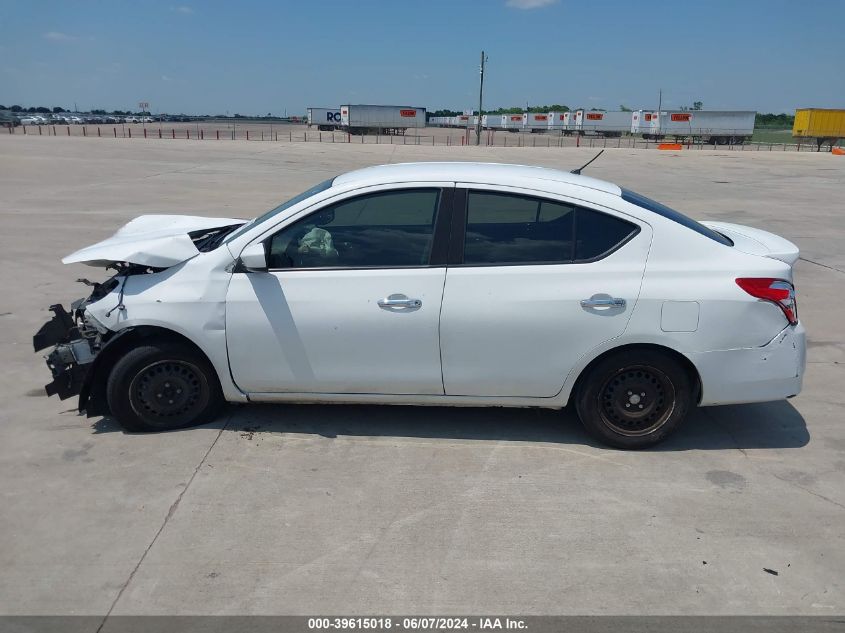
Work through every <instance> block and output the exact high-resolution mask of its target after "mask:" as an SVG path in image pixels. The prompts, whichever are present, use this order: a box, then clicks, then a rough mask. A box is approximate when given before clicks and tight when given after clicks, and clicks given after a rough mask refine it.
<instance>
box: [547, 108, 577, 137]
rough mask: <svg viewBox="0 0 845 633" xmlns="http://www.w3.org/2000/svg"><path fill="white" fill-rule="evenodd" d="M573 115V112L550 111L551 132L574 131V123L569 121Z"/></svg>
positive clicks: (568, 132)
mask: <svg viewBox="0 0 845 633" xmlns="http://www.w3.org/2000/svg"><path fill="white" fill-rule="evenodd" d="M571 115H572V113H571V112H549V132H563V133H564V134H570V133H571V132H572V127H571V125H572V124H571V123H570V121H569V119H570V117H571Z"/></svg>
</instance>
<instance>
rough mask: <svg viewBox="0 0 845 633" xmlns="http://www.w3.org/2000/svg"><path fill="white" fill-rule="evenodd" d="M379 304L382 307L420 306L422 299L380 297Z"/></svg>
mask: <svg viewBox="0 0 845 633" xmlns="http://www.w3.org/2000/svg"><path fill="white" fill-rule="evenodd" d="M378 305H379V307H380V308H420V307H422V301H421V300H420V299H391V298H389V297H388V298H386V299H379V301H378Z"/></svg>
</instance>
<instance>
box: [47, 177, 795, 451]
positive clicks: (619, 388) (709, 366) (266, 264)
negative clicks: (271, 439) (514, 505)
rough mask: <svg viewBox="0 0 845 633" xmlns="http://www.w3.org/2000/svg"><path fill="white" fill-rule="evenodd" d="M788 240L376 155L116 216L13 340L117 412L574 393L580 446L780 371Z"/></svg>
mask: <svg viewBox="0 0 845 633" xmlns="http://www.w3.org/2000/svg"><path fill="white" fill-rule="evenodd" d="M797 259H798V249H797V248H796V247H795V245H794V244H792V243H791V242H789V241H787V240H785V239H783V238H782V237H778V236H777V235H773V234H772V233H769V232H767V231H763V230H760V229H755V228H751V227H748V226H740V225H737V224H729V223H726V222H706V223H698V222H696V221H694V220H691V219H690V218H688V217H686V216H684V215H682V214H680V213H678V212H677V211H674V210H672V209H670V208H668V207H666V206H664V205H662V204H659V203H657V202H654V201H652V200H649V199H648V198H645V197H643V196H641V195H639V194H636V193H634V192H632V191H628V190H626V189H622V188H620V187H618V186H617V185H614V184H611V183H608V182H603V181H600V180H596V179H593V178H588V177H585V176H580V175H573V174H570V173H564V172H560V171H556V170H552V169H543V168H538V167H525V166H515V165H489V164H474V163H420V164H405V165H388V166H381V167H371V168H367V169H362V170H359V171H354V172H351V173H348V174H344V175H341V176H338V177H336V178H333V179H331V180H327V181H326V182H324V183H322V184H319V185H317V186H315V187H313V188H312V189H310V190H308V191H306V192H304V193H302V194H300V195H299V196H296V197H295V198H292V199H291V200H289V201H287V202H285V203H283V204H282V205H280V206H279V207H277V208H276V209H274V210H272V211H269V212H267V213H265V214H264V215H262V216H261V217H259V218H256V219H255V220H251V221H249V222H244V221H243V220H236V219H228V218H200V217H189V216H170V215H145V216H142V217H140V218H137V219H135V220H133V221H132V222H130V223H129V224H127V225H126V226H125V227H123V228H121V229H120V230H119V231H118V232H117V234H116V235H115V236H114V237H111V238H109V239H107V240H104V241H102V242H100V243H98V244H94V245H93V246H89V247H87V248H83V249H82V250H80V251H77V252H76V253H73V254H72V255H69V256H68V257H65V258H64V260H63V261H64V262H65V263H68V264H69V263H85V264H88V265H90V266H97V267H105V268H109V267H111V268H115V269H117V271H118V272H117V274H116V275H115V276H113V277H111V278H110V279H109V280H107V281H105V282H103V283H97V284H94V291H93V293H92V295H91V296H90V297H89V298H88V299H85V300H79V301H77V302H75V303H74V304H73V313H72V314H70V313H68V312H66V311H65V310H64V308H62V307H61V306H53V308H52V309H53V310H54V312H55V316H54V318H53V320H52V321H50V322H48V323H47V324H45V325H44V326H43V327H42V329H41V330H40V331H39V332H38V334H37V335H36V336H35V338H34V341H33V342H34V346H35V349H36V351H38V350H40V349H44V348H46V347H49V346H52V345H55V346H56V347H55V348H54V350H53V351H52V352H51V353H50V355H49V356H48V361H47V364H48V366H49V367H50V369H51V370H52V374H53V378H54V381H53V382H52V383H51V384H49V385H48V386H47V393H48V394H58V395H59V396H60V397H61V398H67V397H70V396H72V395H74V394H80V400H79V407H80V410H86V411H87V412H88V413H89V414H93V415H96V414H105V413H107V412H110V413H111V415H112V416H114V417H115V418H116V420H117V421H118V422H120V424H122V425H123V426H124V428H126V429H128V430H132V431H163V430H169V429H175V428H179V427H184V426H189V425H192V424H200V423H205V422H209V421H211V420H212V419H213V418H214V416H215V415H216V413H217V411H218V410H219V408H220V406H221V405H222V404H223V402H224V401H225V400H229V401H232V402H302V401H307V402H334V403H342V402H343V403H390V404H414V405H472V406H485V405H486V406H490V405H492V406H518V407H524V406H536V407H550V408H562V407H564V406H566V405H567V403H569V402H574V405H575V409H576V411H577V412H578V415H579V417H580V418H581V421H582V422H583V423H584V425H585V426H586V427H587V429H588V430H589V431H590V432H591V433H593V434H594V435H595V436H596V437H598V438H599V439H601V440H602V441H603V442H605V443H607V444H610V445H613V446H617V447H622V448H642V447H646V446H651V445H653V444H655V443H657V442H659V441H661V440H662V439H664V438H665V437H666V436H667V435H669V434H670V433H671V432H672V431H673V430H674V429H675V428H677V427H678V425H679V424H680V423H681V421H682V420H683V419H684V418H685V417H686V415H687V413H688V412H689V411H690V409H691V408H693V407H695V406H699V405H715V404H731V403H743V402H760V401H767V400H778V399H781V398H787V397H790V396H793V395H795V394H797V393H798V392H799V391H800V390H801V384H802V377H803V374H804V364H805V334H804V327H803V325H802V324H801V322H800V321H799V320H798V313H797V307H796V299H795V289H794V287H793V284H792V265H793V264H794V263H795V262H796V260H797ZM280 415H283V413H280ZM522 423H525V421H522Z"/></svg>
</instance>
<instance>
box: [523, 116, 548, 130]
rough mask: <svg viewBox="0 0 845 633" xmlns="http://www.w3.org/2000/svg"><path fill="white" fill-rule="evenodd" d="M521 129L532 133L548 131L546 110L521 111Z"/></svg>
mask: <svg viewBox="0 0 845 633" xmlns="http://www.w3.org/2000/svg"><path fill="white" fill-rule="evenodd" d="M522 129H523V130H528V131H529V132H531V133H532V134H533V133H535V132H548V131H549V113H548V112H523V113H522Z"/></svg>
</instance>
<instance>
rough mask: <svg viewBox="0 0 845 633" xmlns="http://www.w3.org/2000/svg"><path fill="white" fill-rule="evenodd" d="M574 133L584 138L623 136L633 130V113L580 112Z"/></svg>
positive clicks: (578, 112)
mask: <svg viewBox="0 0 845 633" xmlns="http://www.w3.org/2000/svg"><path fill="white" fill-rule="evenodd" d="M575 114H576V118H575V122H574V124H573V125H572V128H571V129H572V131H574V132H575V133H576V134H580V135H582V136H613V137H615V136H622V133H623V132H625V133H628V132H630V130H631V121H632V118H633V113H631V112H627V111H624V110H614V111H610V112H606V111H603V110H590V111H584V110H578V111H577V112H576V113H575Z"/></svg>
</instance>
